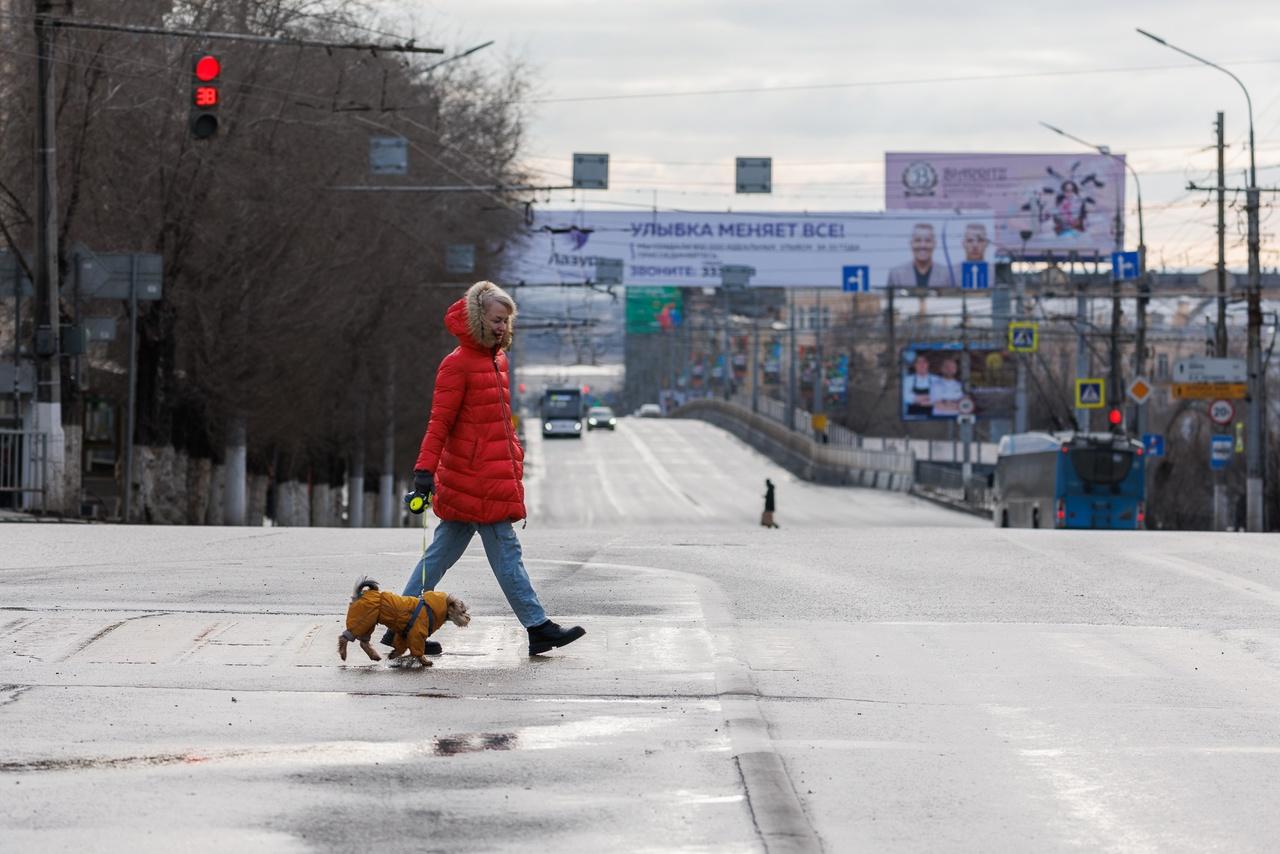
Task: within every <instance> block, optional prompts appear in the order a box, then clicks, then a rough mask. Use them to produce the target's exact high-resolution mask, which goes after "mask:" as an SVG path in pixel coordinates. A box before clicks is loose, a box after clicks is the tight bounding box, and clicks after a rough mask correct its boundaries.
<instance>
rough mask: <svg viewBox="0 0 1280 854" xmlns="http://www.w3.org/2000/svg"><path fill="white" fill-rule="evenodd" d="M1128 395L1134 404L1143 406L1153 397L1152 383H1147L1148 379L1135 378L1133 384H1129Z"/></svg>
mask: <svg viewBox="0 0 1280 854" xmlns="http://www.w3.org/2000/svg"><path fill="white" fill-rule="evenodd" d="M1128 394H1129V397H1130V399H1132V400H1133V402H1134V403H1136V404H1138V405H1139V406H1141V405H1142V404H1144V403H1146V402H1147V399H1148V398H1149V397H1151V383H1149V382H1147V378H1146V377H1135V378H1134V380H1133V382H1131V383H1129V388H1128Z"/></svg>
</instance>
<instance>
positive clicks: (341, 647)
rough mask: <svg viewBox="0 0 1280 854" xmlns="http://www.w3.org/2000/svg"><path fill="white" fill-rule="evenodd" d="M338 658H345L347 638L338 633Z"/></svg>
mask: <svg viewBox="0 0 1280 854" xmlns="http://www.w3.org/2000/svg"><path fill="white" fill-rule="evenodd" d="M338 658H341V659H342V660H343V661H346V660H347V638H346V636H345V635H338Z"/></svg>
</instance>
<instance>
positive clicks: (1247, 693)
mask: <svg viewBox="0 0 1280 854" xmlns="http://www.w3.org/2000/svg"><path fill="white" fill-rule="evenodd" d="M529 445H530V447H529V450H530V462H531V465H530V476H529V493H530V501H529V505H530V521H529V525H528V527H527V528H526V529H524V530H523V531H521V539H522V542H523V545H524V551H525V557H526V561H527V564H528V566H529V569H530V573H531V575H532V577H533V579H534V583H535V585H536V587H537V589H538V591H539V593H540V595H541V597H542V599H543V601H544V603H545V604H546V605H547V608H548V610H549V611H550V612H551V613H552V614H553V616H554V617H555V618H556V619H558V620H560V621H562V622H565V621H569V622H580V623H581V624H582V625H584V626H586V627H587V629H588V634H587V636H586V637H585V638H583V639H582V640H581V641H579V642H578V643H576V644H574V645H572V646H570V647H567V648H565V649H563V650H559V651H557V652H555V653H553V654H550V655H547V656H543V657H540V658H537V659H530V658H529V657H528V656H527V655H526V654H525V652H526V651H525V649H524V636H523V631H522V630H521V629H520V628H519V626H518V625H517V624H516V622H515V620H514V619H513V618H512V617H511V615H510V612H509V610H508V609H507V607H506V605H505V602H504V601H503V600H502V599H501V596H500V594H499V592H498V590H497V585H496V584H495V583H494V582H493V580H492V576H491V575H490V573H489V571H488V569H487V567H486V565H485V564H484V559H483V554H482V552H481V551H480V549H479V544H478V542H477V543H476V545H475V547H474V548H473V549H472V551H470V552H469V553H468V554H467V556H466V557H464V559H463V560H462V561H461V562H460V563H459V564H458V565H457V566H456V567H455V568H454V569H453V570H452V571H451V572H450V573H449V574H448V575H447V576H446V577H445V580H444V582H443V583H442V584H441V588H442V589H445V590H448V591H450V592H454V593H457V594H459V595H462V596H463V597H464V598H465V599H467V600H468V602H469V603H470V604H471V608H472V611H473V613H474V614H475V615H476V616H475V620H474V621H473V623H472V625H471V626H470V627H468V628H466V629H457V628H456V627H453V626H448V627H446V628H445V629H443V630H442V631H441V632H440V633H439V634H438V635H437V637H438V638H439V639H440V640H441V642H442V643H443V644H444V646H445V654H444V655H443V656H440V657H438V658H437V659H436V660H435V661H436V663H435V666H434V667H432V668H430V669H428V670H421V669H418V668H398V667H391V666H388V664H387V663H386V662H382V663H378V664H374V663H371V662H366V661H364V660H363V659H362V657H361V656H360V653H359V651H358V650H355V653H354V655H355V657H353V658H351V659H349V660H348V662H347V663H346V664H345V665H344V664H342V663H341V662H340V661H339V660H338V658H337V656H336V654H335V651H334V644H335V639H336V635H337V633H338V631H340V628H341V622H342V614H343V612H344V611H345V607H346V601H347V596H348V595H349V590H350V587H351V584H352V582H353V580H354V579H355V577H356V576H358V575H360V574H369V575H372V576H374V577H376V578H378V579H380V580H383V581H384V582H385V583H386V584H387V585H388V586H398V585H399V584H400V583H402V581H403V578H404V576H405V575H406V574H407V572H408V570H409V568H410V567H411V566H412V564H413V562H414V560H415V558H416V556H417V554H418V552H419V550H420V548H421V539H420V532H418V531H416V530H392V531H376V530H359V531H344V530H308V529H280V528H276V529H262V530H257V529H232V528H143V527H136V528H120V527H108V526H59V525H4V526H0V596H2V598H0V638H2V642H3V647H0V654H2V655H3V657H2V658H0V731H2V732H3V733H4V734H5V736H4V739H3V742H2V743H0V787H3V789H2V790H3V791H4V792H5V793H6V794H7V797H4V798H0V849H3V850H6V851H7V850H27V849H28V848H29V847H30V846H33V845H38V846H40V847H41V848H43V849H45V850H71V849H75V850H77V851H85V850H126V849H128V850H142V851H151V850H162V849H172V848H175V847H178V848H181V849H182V850H197V851H199V850H211V851H212V850H219V851H222V850H228V849H229V848H234V849H236V850H248V851H253V850H262V851H280V850H300V851H301V850H309V851H330V850H342V851H355V850H361V851H363V850H441V851H444V850H448V851H459V850H475V851H494V850H497V851H516V850H520V851H527V850H529V849H530V848H534V849H545V850H565V851H603V850H625V851H703V852H705V851H717V852H719V851H727V852H737V851H762V850H771V851H785V850H826V851H862V850H866V851H920V850H929V851H992V850H1009V851H1079V850H1089V851H1093V850H1116V851H1207V850H1230V851H1270V850H1273V849H1274V847H1275V840H1276V839H1278V838H1280V818H1277V817H1276V814H1275V813H1273V812H1272V802H1273V801H1274V795H1275V792H1276V791H1277V787H1278V784H1280V712H1277V708H1278V707H1280V703H1278V701H1280V679H1278V678H1277V677H1278V672H1280V671H1278V668H1280V571H1278V570H1277V569H1276V567H1277V566H1278V565H1280V562H1278V561H1277V558H1280V547H1277V545H1276V542H1277V541H1276V539H1275V538H1274V537H1269V536H1265V535H1245V534H1235V535H1228V534H1193V533H1167V534H1165V533H1148V532H1132V533H1131V532H1096V533H1095V532H1067V531H1001V530H996V529H993V528H990V527H987V526H986V525H983V524H980V523H979V522H978V521H977V520H975V519H973V518H971V517H967V516H963V515H959V514H953V513H951V512H949V511H945V510H942V509H940V508H937V507H935V506H933V505H930V504H927V503H924V502H920V501H918V500H916V499H912V498H910V497H906V496H901V495H893V494H885V493H877V492H872V491H867V490H852V489H850V490H845V489H834V488H823V487H815V486H812V485H809V484H805V483H801V482H797V481H795V480H793V479H792V478H790V477H789V476H786V475H785V474H784V473H782V472H781V471H780V470H778V469H777V468H775V467H773V466H772V465H771V464H770V463H768V461H766V460H764V459H763V458H761V457H759V456H758V455H756V454H755V453H754V452H752V451H750V450H749V449H747V448H745V447H743V446H742V445H741V444H739V443H737V442H736V441H735V440H733V439H732V438H730V437H728V436H727V435H725V434H723V433H721V432H719V431H717V430H715V429H714V428H711V427H709V426H707V425H704V424H700V423H697V422H679V421H667V420H652V421H639V420H633V419H624V420H623V421H622V422H621V423H620V425H619V430H618V431H617V432H616V433H613V434H610V433H604V434H600V433H592V434H591V435H589V436H588V437H586V438H585V439H583V440H582V441H580V442H576V441H563V440H562V441H556V442H545V443H544V442H540V441H538V440H537V439H531V441H530V443H529ZM766 476H767V477H772V478H773V480H774V482H775V483H776V484H777V485H778V521H779V522H780V523H781V524H782V528H781V529H779V530H765V529H762V528H760V527H759V526H758V518H759V512H760V506H761V494H762V493H763V480H764V478H765V477H766Z"/></svg>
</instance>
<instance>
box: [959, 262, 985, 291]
mask: <svg viewBox="0 0 1280 854" xmlns="http://www.w3.org/2000/svg"><path fill="white" fill-rule="evenodd" d="M960 286H961V287H962V288H964V289H965V290H966V291H981V290H986V289H987V288H989V287H991V285H990V279H989V278H988V273H987V262H986V261H965V262H964V263H963V264H961V265H960Z"/></svg>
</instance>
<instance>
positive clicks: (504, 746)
mask: <svg viewBox="0 0 1280 854" xmlns="http://www.w3.org/2000/svg"><path fill="white" fill-rule="evenodd" d="M516 747H517V740H516V734H515V733H513V732H478V733H470V734H467V735H447V736H443V737H441V738H437V739H436V740H435V754H436V756H456V755H458V754H459V753H479V752H480V751H483V750H514V749H515V748H516Z"/></svg>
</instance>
